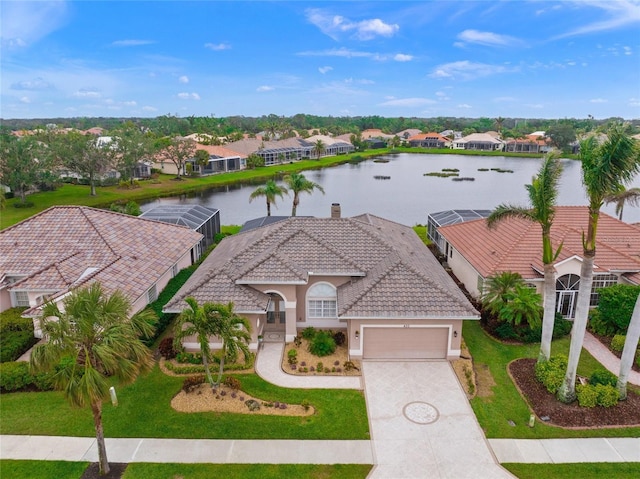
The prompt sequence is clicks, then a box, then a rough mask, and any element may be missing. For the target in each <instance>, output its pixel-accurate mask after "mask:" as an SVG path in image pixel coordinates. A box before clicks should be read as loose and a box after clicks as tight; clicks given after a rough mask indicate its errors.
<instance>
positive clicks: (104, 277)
mask: <svg viewBox="0 0 640 479" xmlns="http://www.w3.org/2000/svg"><path fill="white" fill-rule="evenodd" d="M201 238H202V235H201V234H200V233H196V232H195V231H191V230H190V229H188V228H185V227H182V226H174V225H170V224H166V223H160V222H157V221H151V220H145V219H142V218H137V217H134V216H129V215H124V214H120V213H114V212H112V211H105V210H99V209H95V208H89V207H86V206H54V207H52V208H49V209H47V210H45V211H43V212H42V213H39V214H37V215H34V216H32V217H30V218H28V219H26V220H24V221H22V222H20V223H18V224H16V225H13V226H11V227H9V228H7V229H5V230H3V231H0V251H2V252H3V254H2V255H1V256H0V278H2V277H5V276H7V275H8V276H12V275H20V276H26V277H25V278H23V279H22V280H21V281H18V282H16V283H14V284H12V285H8V288H10V289H14V288H15V289H20V290H55V291H58V292H59V293H62V292H64V291H66V290H67V289H69V288H73V287H76V286H80V285H81V284H85V283H88V282H92V281H99V282H100V283H101V284H102V286H103V287H104V289H105V291H106V292H107V293H111V292H113V291H115V290H116V289H119V290H121V291H122V292H123V293H124V294H125V295H126V296H127V297H128V298H129V299H130V300H131V301H132V302H133V301H135V300H136V299H137V298H139V297H140V296H141V295H142V294H144V293H145V292H146V290H147V289H148V288H150V287H151V286H152V285H153V283H154V282H155V281H157V280H158V279H159V277H160V276H161V275H162V274H164V273H165V272H166V271H167V270H169V269H170V268H171V267H172V266H173V265H174V264H175V263H176V262H177V261H178V260H179V259H180V258H181V257H182V256H183V255H184V254H185V253H187V252H188V251H189V250H190V249H191V248H192V247H193V246H195V245H196V244H198V242H199V241H200V239H201ZM159 239H162V244H163V247H162V248H157V247H155V245H156V242H157V241H158V240H159Z"/></svg>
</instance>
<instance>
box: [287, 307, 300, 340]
mask: <svg viewBox="0 0 640 479" xmlns="http://www.w3.org/2000/svg"><path fill="white" fill-rule="evenodd" d="M284 311H285V318H286V323H285V341H286V342H287V343H290V342H291V341H293V338H294V337H295V336H296V335H297V334H298V329H297V322H298V318H296V302H295V301H285V303H284Z"/></svg>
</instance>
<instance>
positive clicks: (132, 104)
mask: <svg viewBox="0 0 640 479" xmlns="http://www.w3.org/2000/svg"><path fill="white" fill-rule="evenodd" d="M122 104H123V105H124V106H136V105H137V104H138V103H137V102H135V101H133V100H131V101H123V102H122Z"/></svg>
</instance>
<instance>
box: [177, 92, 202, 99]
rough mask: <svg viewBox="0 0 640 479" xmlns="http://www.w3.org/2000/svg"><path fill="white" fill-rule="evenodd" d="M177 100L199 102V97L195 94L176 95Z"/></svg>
mask: <svg viewBox="0 0 640 479" xmlns="http://www.w3.org/2000/svg"><path fill="white" fill-rule="evenodd" d="M178 98H180V99H181V100H199V99H200V95H198V94H197V93H185V92H183V93H178Z"/></svg>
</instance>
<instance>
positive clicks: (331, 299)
mask: <svg viewBox="0 0 640 479" xmlns="http://www.w3.org/2000/svg"><path fill="white" fill-rule="evenodd" d="M319 285H327V286H329V287H331V289H332V290H333V292H334V293H335V294H334V295H332V296H327V295H325V296H320V295H318V296H315V295H313V294H312V293H313V289H314V288H315V287H316V286H319ZM311 301H322V302H323V305H322V310H323V311H324V309H325V307H324V302H325V301H326V302H333V303H334V304H335V315H332V316H325V315H324V314H323V315H322V316H313V315H312V314H311V308H310V302H311ZM305 303H306V311H307V321H309V320H312V321H313V320H316V321H331V320H337V319H338V290H337V289H336V287H335V286H334V285H333V284H331V283H329V282H326V281H319V282H317V283H314V284H313V285H312V286H311V287H310V288H309V289H308V290H307V298H306V301H305Z"/></svg>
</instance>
